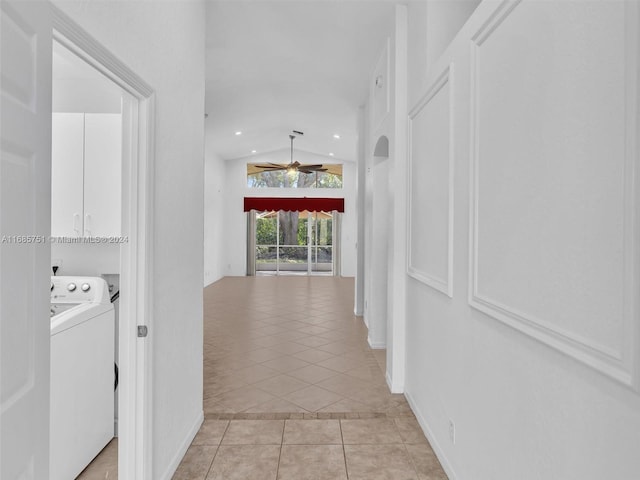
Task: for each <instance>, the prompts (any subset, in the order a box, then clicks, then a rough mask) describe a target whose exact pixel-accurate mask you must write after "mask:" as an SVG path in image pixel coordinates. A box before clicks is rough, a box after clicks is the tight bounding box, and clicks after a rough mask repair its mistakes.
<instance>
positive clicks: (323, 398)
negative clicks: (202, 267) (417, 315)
mask: <svg viewBox="0 0 640 480" xmlns="http://www.w3.org/2000/svg"><path fill="white" fill-rule="evenodd" d="M353 287H354V285H353V279H344V278H336V277H299V276H296V277H228V278H224V279H222V280H221V281H219V282H216V283H215V284H213V285H211V286H209V287H207V288H206V289H205V292H204V302H205V305H204V315H205V319H204V412H205V422H204V424H203V425H202V427H201V429H200V431H199V432H198V435H197V436H196V438H195V439H194V441H193V443H192V444H191V446H190V448H189V449H188V451H187V453H186V455H185V457H184V459H183V461H182V463H181V464H180V466H179V468H178V470H177V471H176V474H175V475H174V477H173V478H174V480H234V479H240V480H254V479H255V480H288V479H291V480H307V479H308V480H325V479H326V480H341V479H349V480H378V479H381V480H446V479H447V477H446V475H445V473H444V471H443V470H442V467H441V466H440V464H439V463H438V460H437V458H436V456H435V454H434V453H433V450H432V449H431V447H430V446H429V443H428V442H427V440H426V439H425V437H424V434H423V433H422V430H421V429H420V426H419V425H418V423H417V421H416V419H415V417H414V416H413V413H412V412H411V409H410V408H409V406H408V404H407V402H406V400H405V398H404V396H403V395H394V394H391V393H389V390H388V388H387V386H386V383H385V380H384V374H383V372H384V368H385V354H384V351H382V350H371V349H370V348H369V347H368V344H367V341H366V327H365V326H364V325H363V323H362V320H361V319H360V318H358V317H355V316H354V315H353ZM101 456H102V455H101ZM99 460H100V457H98V459H96V461H94V463H96V462H98V461H99ZM92 466H93V464H92ZM100 471H102V472H104V465H102V470H98V471H97V473H96V472H94V471H93V470H91V466H90V467H89V468H88V469H87V470H85V472H83V475H92V474H93V473H96V475H98V474H99V472H100ZM81 478H83V479H90V480H92V479H94V478H95V479H98V478H100V479H105V478H109V479H111V478H117V477H113V476H107V477H105V476H104V473H102V476H83V477H81Z"/></svg>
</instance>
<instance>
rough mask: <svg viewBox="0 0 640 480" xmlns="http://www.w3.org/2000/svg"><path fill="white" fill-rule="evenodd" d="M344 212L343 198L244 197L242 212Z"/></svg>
mask: <svg viewBox="0 0 640 480" xmlns="http://www.w3.org/2000/svg"><path fill="white" fill-rule="evenodd" d="M249 210H258V211H260V212H264V211H271V210H285V211H294V212H296V211H297V212H302V211H304V210H307V211H309V212H331V211H333V210H336V211H338V212H344V198H308V197H285V198H282V197H244V211H245V212H248V211H249Z"/></svg>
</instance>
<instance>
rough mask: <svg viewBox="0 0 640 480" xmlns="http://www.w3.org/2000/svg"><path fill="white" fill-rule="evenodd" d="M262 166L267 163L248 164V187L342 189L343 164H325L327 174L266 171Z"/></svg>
mask: <svg viewBox="0 0 640 480" xmlns="http://www.w3.org/2000/svg"><path fill="white" fill-rule="evenodd" d="M261 166H272V165H271V164H267V163H248V164H247V187H249V188H342V164H325V165H323V168H326V169H327V171H326V172H312V173H303V172H298V171H295V172H288V171H287V170H277V171H266V170H263V169H262V168H260V167H261Z"/></svg>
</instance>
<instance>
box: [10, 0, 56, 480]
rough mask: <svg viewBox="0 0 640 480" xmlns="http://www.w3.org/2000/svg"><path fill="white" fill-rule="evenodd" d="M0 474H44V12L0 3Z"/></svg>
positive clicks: (47, 59)
mask: <svg viewBox="0 0 640 480" xmlns="http://www.w3.org/2000/svg"><path fill="white" fill-rule="evenodd" d="M0 22H1V25H0V48H1V51H0V94H1V97H0V122H1V123H0V237H1V238H2V240H3V241H2V244H1V245H0V432H1V436H0V478H2V479H3V480H14V479H18V480H26V479H37V480H41V479H47V478H49V336H50V335H49V332H50V329H49V282H50V281H49V267H50V263H49V262H50V248H49V245H48V242H45V241H43V240H44V239H46V237H48V235H49V230H50V214H51V199H50V196H51V193H50V192H51V13H50V10H49V5H48V2H19V1H9V0H3V1H2V2H0Z"/></svg>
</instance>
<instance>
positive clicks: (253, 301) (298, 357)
mask: <svg viewBox="0 0 640 480" xmlns="http://www.w3.org/2000/svg"><path fill="white" fill-rule="evenodd" d="M353 283H354V282H353V279H348V278H336V277H284V276H283V277H233V278H231V277H230V278H225V279H223V280H221V281H220V282H217V283H216V284H214V285H212V286H210V287H208V288H207V289H205V294H204V302H205V308H204V310H205V325H204V332H205V334H204V338H205V340H204V356H205V361H204V412H205V415H206V416H207V417H208V418H212V416H216V418H236V419H240V418H253V416H252V415H253V414H261V413H302V414H305V415H307V417H312V416H313V415H310V414H316V415H318V414H326V413H335V414H338V413H341V414H343V415H344V417H343V418H346V414H349V413H357V414H363V415H365V414H366V415H367V416H370V414H372V413H378V414H381V413H382V414H385V415H387V416H389V417H394V416H402V415H411V410H410V409H409V406H408V404H407V402H406V400H405V398H404V396H403V395H393V394H391V393H389V390H388V388H387V385H386V383H385V380H384V375H383V374H382V371H383V370H381V369H384V362H385V357H384V351H382V350H377V351H376V350H371V349H370V348H369V346H368V344H367V338H366V335H367V329H366V327H365V326H364V324H363V322H362V319H360V318H358V317H356V316H354V314H353V298H354V297H353ZM229 414H233V416H229Z"/></svg>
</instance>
